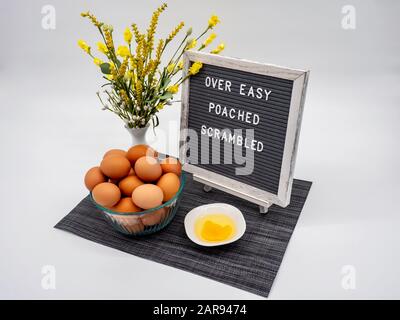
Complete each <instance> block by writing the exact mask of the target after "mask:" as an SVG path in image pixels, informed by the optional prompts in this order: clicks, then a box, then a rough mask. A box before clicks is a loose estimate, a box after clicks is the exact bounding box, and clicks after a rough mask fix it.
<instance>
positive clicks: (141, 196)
mask: <svg viewBox="0 0 400 320" xmlns="http://www.w3.org/2000/svg"><path fill="white" fill-rule="evenodd" d="M163 197H164V195H163V192H162V190H161V188H160V187H157V186H156V185H154V184H142V185H141V186H139V187H137V188H136V189H135V190H133V192H132V200H133V203H134V204H136V205H137V206H138V207H140V208H142V209H152V208H155V207H158V206H160V205H161V204H162V200H163Z"/></svg>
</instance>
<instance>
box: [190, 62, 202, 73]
mask: <svg viewBox="0 0 400 320" xmlns="http://www.w3.org/2000/svg"><path fill="white" fill-rule="evenodd" d="M202 67H203V64H202V63H201V62H199V61H196V62H195V63H193V64H192V66H191V67H190V68H189V74H190V75H195V74H196V73H198V72H199V71H200V69H201V68H202Z"/></svg>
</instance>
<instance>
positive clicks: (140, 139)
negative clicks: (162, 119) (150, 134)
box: [125, 123, 150, 146]
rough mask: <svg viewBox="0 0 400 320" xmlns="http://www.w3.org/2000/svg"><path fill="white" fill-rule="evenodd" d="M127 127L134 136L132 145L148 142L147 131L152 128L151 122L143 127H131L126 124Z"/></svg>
mask: <svg viewBox="0 0 400 320" xmlns="http://www.w3.org/2000/svg"><path fill="white" fill-rule="evenodd" d="M125 128H126V130H128V132H129V133H130V135H131V137H132V146H134V145H137V144H147V140H146V133H147V130H148V129H149V128H150V123H148V124H147V125H146V126H145V127H143V128H129V127H128V126H125Z"/></svg>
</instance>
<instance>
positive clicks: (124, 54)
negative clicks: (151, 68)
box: [117, 46, 130, 58]
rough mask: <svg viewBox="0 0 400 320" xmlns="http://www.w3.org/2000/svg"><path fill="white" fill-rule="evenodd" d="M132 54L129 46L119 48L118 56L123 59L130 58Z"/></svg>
mask: <svg viewBox="0 0 400 320" xmlns="http://www.w3.org/2000/svg"><path fill="white" fill-rule="evenodd" d="M129 54H130V51H129V48H128V47H127V46H119V47H118V49H117V55H118V56H121V57H123V58H125V57H128V56H129Z"/></svg>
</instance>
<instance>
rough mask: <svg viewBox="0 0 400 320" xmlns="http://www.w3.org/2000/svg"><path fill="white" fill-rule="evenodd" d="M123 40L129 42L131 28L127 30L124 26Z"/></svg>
mask: <svg viewBox="0 0 400 320" xmlns="http://www.w3.org/2000/svg"><path fill="white" fill-rule="evenodd" d="M124 40H125V41H126V42H127V43H131V40H132V32H131V30H129V28H126V29H125V31H124Z"/></svg>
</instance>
